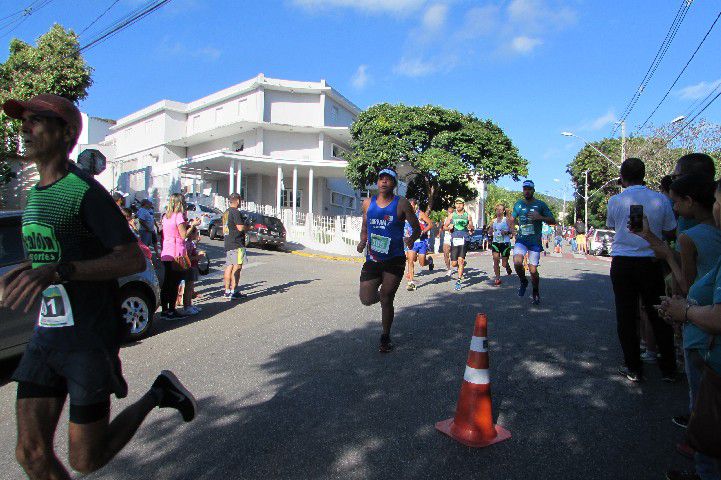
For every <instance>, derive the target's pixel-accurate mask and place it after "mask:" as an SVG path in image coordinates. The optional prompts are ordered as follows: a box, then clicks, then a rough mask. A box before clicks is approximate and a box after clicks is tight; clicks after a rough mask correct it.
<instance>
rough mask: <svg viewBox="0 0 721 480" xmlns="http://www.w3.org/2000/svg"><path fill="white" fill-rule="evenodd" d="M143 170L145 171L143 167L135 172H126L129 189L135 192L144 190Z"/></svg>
mask: <svg viewBox="0 0 721 480" xmlns="http://www.w3.org/2000/svg"><path fill="white" fill-rule="evenodd" d="M133 160H135V159H133ZM131 161H132V160H131ZM145 172H146V171H145V170H144V169H143V170H140V171H137V172H130V173H128V185H129V186H130V189H131V190H133V191H135V192H142V191H145Z"/></svg>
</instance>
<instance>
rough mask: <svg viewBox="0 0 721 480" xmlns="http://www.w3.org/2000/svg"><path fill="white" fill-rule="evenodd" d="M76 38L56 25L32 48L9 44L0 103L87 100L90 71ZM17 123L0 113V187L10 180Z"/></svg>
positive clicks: (20, 43) (16, 146) (16, 147)
mask: <svg viewBox="0 0 721 480" xmlns="http://www.w3.org/2000/svg"><path fill="white" fill-rule="evenodd" d="M78 48H79V45H78V38H77V35H76V34H75V33H74V32H73V31H72V30H65V29H64V28H63V27H62V26H60V25H58V24H55V25H53V26H52V28H51V29H50V30H49V31H48V32H47V33H45V34H43V35H42V36H40V37H39V38H38V39H37V42H36V45H35V46H32V45H30V44H28V43H26V42H23V41H22V40H18V39H13V40H11V41H10V54H9V56H8V58H7V60H6V61H5V63H2V64H0V104H2V103H4V102H5V101H6V100H8V99H9V98H15V99H20V100H28V99H30V98H31V97H33V96H34V95H37V94H40V93H53V94H55V95H60V96H63V97H65V98H67V99H69V100H72V101H73V102H77V101H79V100H82V99H84V98H85V97H87V94H88V93H87V92H88V88H90V86H91V85H92V79H91V75H92V68H91V67H90V66H88V65H87V63H85V60H84V59H83V57H82V56H81V54H80V52H79V50H78ZM19 129H20V122H18V121H16V120H12V119H11V118H9V117H8V116H6V115H5V114H4V113H2V112H0V185H1V184H2V183H5V182H7V181H8V180H9V178H10V175H11V172H10V168H9V166H8V164H7V160H8V159H11V158H13V157H14V156H15V155H17V154H18V152H19V146H20V140H19Z"/></svg>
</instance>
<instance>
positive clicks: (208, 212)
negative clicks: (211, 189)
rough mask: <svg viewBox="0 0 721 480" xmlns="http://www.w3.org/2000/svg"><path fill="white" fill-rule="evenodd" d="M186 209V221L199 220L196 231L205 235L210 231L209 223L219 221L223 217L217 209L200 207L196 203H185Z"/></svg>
mask: <svg viewBox="0 0 721 480" xmlns="http://www.w3.org/2000/svg"><path fill="white" fill-rule="evenodd" d="M186 207H187V208H188V210H187V213H186V215H187V217H188V221H190V220H194V219H196V218H199V219H200V225H198V230H200V233H202V234H206V235H207V234H208V230H209V229H210V222H211V221H212V220H217V219H219V218H220V217H221V216H222V215H223V212H221V211H220V210H218V209H217V208H215V207H209V206H207V205H202V204H200V203H197V202H187V203H186Z"/></svg>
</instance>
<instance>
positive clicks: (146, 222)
mask: <svg viewBox="0 0 721 480" xmlns="http://www.w3.org/2000/svg"><path fill="white" fill-rule="evenodd" d="M135 216H136V217H137V218H138V233H139V234H140V241H141V242H143V243H144V244H145V245H147V246H148V247H153V246H154V244H153V234H154V233H155V217H154V215H153V204H152V203H151V202H150V200H148V199H147V198H146V199H144V200H142V201H141V202H140V208H138V211H137V213H136V214H135Z"/></svg>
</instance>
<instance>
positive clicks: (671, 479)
mask: <svg viewBox="0 0 721 480" xmlns="http://www.w3.org/2000/svg"><path fill="white" fill-rule="evenodd" d="M666 480H701V477H699V476H698V475H697V474H696V472H689V471H681V470H669V471H667V472H666Z"/></svg>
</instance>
